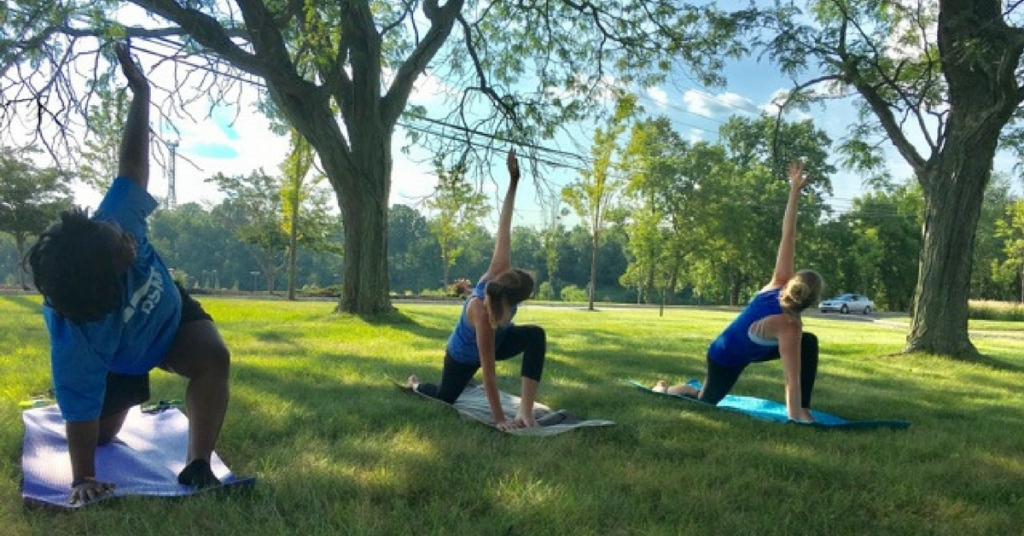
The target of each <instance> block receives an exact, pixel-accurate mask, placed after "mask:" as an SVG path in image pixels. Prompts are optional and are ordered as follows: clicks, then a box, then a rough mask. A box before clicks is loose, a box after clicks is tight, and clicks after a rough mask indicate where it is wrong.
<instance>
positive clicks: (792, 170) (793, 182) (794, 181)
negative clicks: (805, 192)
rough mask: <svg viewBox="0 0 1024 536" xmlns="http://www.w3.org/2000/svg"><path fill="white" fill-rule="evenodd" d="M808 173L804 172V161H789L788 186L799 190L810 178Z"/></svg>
mask: <svg viewBox="0 0 1024 536" xmlns="http://www.w3.org/2000/svg"><path fill="white" fill-rule="evenodd" d="M810 178H811V177H810V174H809V173H804V163H803V162H800V161H798V160H794V161H792V162H790V163H789V184H790V188H792V189H794V190H799V189H801V188H803V187H804V185H805V184H807V181H808V180H809V179H810Z"/></svg>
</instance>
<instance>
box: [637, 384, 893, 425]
mask: <svg viewBox="0 0 1024 536" xmlns="http://www.w3.org/2000/svg"><path fill="white" fill-rule="evenodd" d="M629 383H630V384H632V385H633V386H634V387H636V388H638V389H641V390H643V391H647V392H648V393H654V394H656V395H662V396H667V397H671V398H677V399H682V400H686V401H687V402H693V403H695V404H700V405H703V406H708V407H714V408H718V409H724V410H726V411H734V412H737V413H743V414H745V415H749V416H751V417H753V418H755V419H761V420H762V421H773V422H782V423H785V422H794V423H796V421H790V420H789V414H788V412H787V411H786V405H785V404H780V403H779V402H775V401H773V400H765V399H763V398H755V397H752V396H739V395H725V398H723V399H722V400H721V401H720V402H719V403H718V404H717V405H715V404H708V403H707V402H702V401H700V400H697V399H696V398H690V397H688V396H682V395H671V394H668V393H658V392H655V391H652V390H651V388H650V387H646V386H644V385H642V384H640V383H639V382H635V381H633V380H629ZM686 384H687V385H689V386H690V387H693V388H694V389H697V390H700V387H701V384H700V382H699V381H697V380H690V381H688V382H686ZM811 416H812V417H814V422H813V423H797V424H801V425H803V426H813V427H819V428H907V427H908V426H910V422H909V421H848V420H846V419H844V418H842V417H837V416H835V415H830V414H828V413H824V412H821V411H817V410H813V409H812V410H811Z"/></svg>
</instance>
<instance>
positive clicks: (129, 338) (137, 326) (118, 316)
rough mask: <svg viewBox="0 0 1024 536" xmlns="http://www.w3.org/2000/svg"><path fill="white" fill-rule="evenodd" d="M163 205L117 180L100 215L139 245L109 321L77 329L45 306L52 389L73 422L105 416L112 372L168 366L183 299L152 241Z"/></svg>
mask: <svg viewBox="0 0 1024 536" xmlns="http://www.w3.org/2000/svg"><path fill="white" fill-rule="evenodd" d="M156 207H157V202H156V200H155V199H153V197H152V196H150V195H149V194H148V193H147V192H146V190H145V189H143V188H141V187H140V186H139V185H138V184H137V183H136V182H135V181H133V180H131V179H128V178H125V177H118V178H117V179H116V180H114V184H113V185H112V186H111V187H110V190H109V191H108V192H107V195H106V196H105V197H104V198H103V202H102V203H100V207H99V209H98V210H97V211H96V213H95V215H93V219H94V220H98V221H106V222H112V223H115V224H117V225H119V226H120V227H121V229H122V230H124V231H126V232H128V233H130V234H131V235H132V237H134V238H135V262H134V263H133V264H132V266H131V268H129V269H128V272H127V273H126V274H125V275H124V276H122V282H123V293H122V298H121V299H122V304H121V306H120V307H118V308H117V309H115V310H113V311H111V312H110V313H108V314H107V315H106V316H105V317H103V318H101V319H99V320H97V321H95V322H87V323H81V324H76V323H74V322H72V321H70V320H68V319H67V318H64V317H63V316H61V315H59V314H57V312H56V311H54V310H53V309H52V308H50V307H48V306H44V307H43V317H44V318H45V319H46V327H47V328H48V329H49V331H50V361H51V367H52V369H53V387H54V392H55V394H56V396H57V404H58V405H59V406H60V410H61V415H63V417H64V419H65V420H68V421H89V420H93V419H96V418H98V417H99V415H100V411H101V410H102V407H103V395H104V392H105V390H106V379H107V373H108V372H116V373H118V374H145V373H146V372H149V371H150V370H152V369H153V368H154V367H156V366H157V365H159V364H160V362H161V361H163V359H164V356H165V355H166V354H167V351H168V350H169V349H170V348H171V343H173V342H174V338H175V336H176V335H177V333H178V324H179V322H180V320H181V298H180V297H179V296H178V291H177V289H176V288H175V286H174V281H173V280H172V279H171V274H170V272H169V271H168V270H167V267H166V266H164V263H163V261H162V260H160V256H159V255H157V253H156V251H154V250H153V248H152V246H151V245H150V244H149V241H148V240H147V239H146V217H147V216H149V215H150V214H151V213H152V212H153V210H154V209H156Z"/></svg>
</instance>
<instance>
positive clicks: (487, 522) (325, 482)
mask: <svg viewBox="0 0 1024 536" xmlns="http://www.w3.org/2000/svg"><path fill="white" fill-rule="evenodd" d="M203 305H204V307H205V308H206V309H207V310H208V311H210V312H211V314H213V316H214V317H215V318H216V320H217V324H218V326H219V328H220V330H221V332H222V334H223V336H224V339H225V341H227V343H228V345H229V347H230V348H231V351H232V362H233V369H232V401H231V407H230V409H229V413H228V416H227V421H226V423H225V427H224V432H223V435H222V437H221V441H220V443H219V446H218V452H220V454H221V455H222V456H223V457H224V458H225V460H226V461H227V462H228V463H229V465H230V466H231V467H232V468H233V469H234V470H235V471H236V472H237V473H239V474H243V475H250V474H255V475H257V476H258V477H259V479H260V480H259V483H258V484H257V485H256V487H255V488H254V489H253V490H252V491H251V492H250V493H247V494H243V495H237V496H234V495H232V496H225V497H214V496H209V497H207V496H199V497H194V498H190V499H188V500H184V501H162V500H152V499H132V500H126V501H122V502H118V503H114V504H111V505H110V506H108V507H103V508H96V509H89V510H87V511H82V512H77V513H75V514H73V515H60V516H53V515H49V514H46V513H42V512H35V511H25V510H23V509H22V508H21V506H20V497H19V491H18V482H19V479H20V470H19V468H18V458H19V452H20V445H21V437H22V429H21V424H20V413H19V411H20V410H19V408H18V407H17V402H18V401H20V400H23V399H24V398H26V397H27V396H29V395H30V394H34V393H38V392H42V391H45V390H46V388H47V387H48V386H49V381H50V380H49V356H48V339H47V335H46V330H45V327H44V326H43V323H42V318H41V316H40V315H39V309H38V307H39V301H38V299H34V298H24V297H17V299H14V298H12V297H0V378H2V379H0V401H2V402H3V404H2V405H0V445H3V448H4V452H5V454H4V455H3V456H4V460H5V463H4V464H3V466H2V470H0V479H2V481H3V482H5V483H6V485H3V486H0V522H3V523H4V525H3V526H4V534H43V533H45V534H50V533H63V532H69V533H70V532H87V533H95V534H157V533H160V534H199V533H203V534H298V533H303V534H306V533H308V534H398V533H430V534H435V533H454V534H647V533H652V534H678V533H680V532H691V531H695V532H697V533H706V534H730V533H740V534H794V533H796V534H826V533H827V534H865V533H874V534H925V533H927V534H1013V533H1015V531H1018V530H1019V529H1018V525H1019V520H1020V512H1021V511H1024V503H1022V501H1024V499H1022V494H1021V493H1020V489H1021V483H1022V479H1024V466H1022V464H1021V462H1020V461H1019V460H1021V457H1020V440H1019V435H1020V430H1021V429H1024V426H1022V425H1024V412H1022V411H1021V409H1020V408H1021V394H1020V386H1021V385H1024V351H1022V350H1024V342H1022V341H1018V340H1016V339H1015V338H1013V337H1012V335H1013V334H1014V333H1013V330H1012V326H1011V327H1010V328H1006V327H1005V325H1004V324H1002V323H997V322H994V321H972V329H976V328H978V327H979V325H978V324H977V323H978V322H983V324H981V325H980V326H981V327H982V328H984V329H986V330H988V331H989V332H991V333H992V334H993V335H995V336H991V337H978V338H976V339H975V343H976V344H977V345H978V347H979V349H981V351H982V352H983V353H985V354H986V355H987V356H988V357H989V361H985V362H960V361H954V360H949V359H945V358H940V357H935V356H928V355H912V356H908V355H903V354H899V353H898V352H899V351H900V350H901V348H902V346H903V345H904V344H905V337H906V332H905V330H904V329H898V327H897V328H894V327H893V323H894V322H898V321H899V319H898V318H897V319H895V320H893V319H884V322H879V323H877V324H876V323H872V322H869V321H866V319H860V318H858V319H855V320H851V319H847V318H840V317H809V318H807V319H805V326H806V327H807V329H808V330H809V331H812V332H814V333H816V334H817V335H818V337H819V339H820V340H821V370H820V374H819V379H818V383H817V387H816V391H815V404H814V406H815V407H816V408H819V409H822V410H825V411H829V412H833V413H837V414H840V415H842V416H844V417H848V418H858V419H876V418H892V419H906V420H910V421H913V423H914V424H913V425H912V426H911V428H910V429H908V430H904V431H897V432H894V431H890V430H877V431H870V432H866V431H865V432H849V433H843V432H829V431H822V430H815V429H807V428H801V427H796V426H792V425H779V424H771V423H764V422H760V421H755V420H753V419H750V418H747V417H745V416H742V415H736V414H731V413H727V412H722V411H717V410H714V409H713V408H707V407H702V406H698V405H694V404H687V403H684V402H680V401H675V400H671V399H665V398H663V397H654V396H650V395H648V394H646V393H642V392H640V391H638V390H636V389H634V388H632V387H629V386H628V385H626V384H625V383H624V380H625V379H627V378H632V379H636V380H638V381H642V382H653V381H654V380H656V379H658V378H666V379H671V380H680V381H681V380H685V379H688V378H690V377H698V378H702V377H703V374H704V359H705V352H706V350H707V345H708V343H709V342H710V341H711V340H712V338H713V337H714V336H715V335H716V334H717V333H718V332H719V331H720V330H721V329H722V328H723V327H724V326H725V325H727V324H728V323H729V321H731V319H732V318H733V316H734V315H735V312H734V311H727V310H702V309H697V308H673V309H668V310H667V311H666V312H665V316H663V317H661V316H658V311H657V309H628V308H611V307H609V308H604V309H602V310H600V311H598V312H596V313H593V312H587V311H583V310H581V309H557V308H550V307H537V306H527V307H523V308H522V309H521V310H520V313H519V315H518V316H517V318H516V321H517V322H519V323H522V324H528V323H537V324H540V325H542V326H544V327H545V329H546V330H547V332H548V341H549V345H548V350H549V355H548V361H547V364H546V367H545V371H544V381H543V382H542V385H541V390H540V398H541V400H542V401H544V402H547V403H549V404H550V405H554V406H557V407H564V408H567V409H570V410H572V411H575V412H577V413H579V414H581V415H583V416H586V417H596V418H607V419H612V420H615V421H617V422H618V423H619V424H618V426H616V427H613V428H608V429H591V430H582V431H578V432H573V433H570V434H565V435H561V436H556V437H552V438H543V439H541V438H524V437H511V436H506V435H502V434H500V433H497V432H495V431H493V430H489V429H487V428H486V427H484V426H481V425H479V424H477V423H474V422H467V421H464V420H462V419H460V418H459V417H458V416H457V415H456V414H455V413H454V412H451V411H449V410H447V409H446V408H444V407H441V406H439V405H437V404H430V403H427V402H425V401H423V400H421V399H419V398H418V397H415V396H412V395H409V394H408V393H403V392H401V391H399V390H398V389H396V388H395V387H394V386H392V385H391V383H390V380H399V381H402V380H404V379H405V377H407V376H408V375H409V374H413V373H415V374H418V375H419V376H420V377H421V378H423V379H424V380H428V381H436V380H437V379H438V377H439V375H440V371H441V362H442V357H443V354H444V346H445V340H446V338H447V336H448V334H449V333H450V330H451V328H452V327H453V326H454V323H455V320H456V318H457V316H458V314H459V310H460V309H459V306H458V305H457V304H439V305H414V304H405V303H402V304H399V309H400V310H399V312H398V313H397V314H395V315H392V316H389V317H388V318H387V319H386V321H370V320H367V319H364V318H359V317H356V316H351V315H338V314H335V313H334V312H333V310H334V304H333V303H330V302H299V303H290V302H284V301H247V300H239V299H223V298H205V299H203ZM986 322H987V323H988V324H984V323H986ZM1004 328H1005V329H1004ZM519 366H520V362H519V360H518V359H513V360H511V361H508V362H502V363H500V364H499V365H498V371H499V374H500V375H501V381H500V385H501V386H502V388H503V389H506V390H510V391H513V392H517V391H518V383H519V382H518V378H517V376H518V373H519ZM735 390H736V392H737V393H740V394H750V395H755V396H761V397H767V398H773V399H776V400H781V399H782V398H783V392H784V391H783V381H782V372H781V365H780V364H779V363H777V362H776V363H768V364H761V365H755V366H752V367H750V368H749V369H748V370H747V371H746V372H745V373H744V375H743V377H742V378H741V379H740V381H739V383H738V384H737V386H736V388H735ZM153 391H154V392H153V396H154V398H182V396H183V392H184V381H183V380H181V379H180V378H177V377H175V376H172V375H169V374H165V373H162V372H154V373H153Z"/></svg>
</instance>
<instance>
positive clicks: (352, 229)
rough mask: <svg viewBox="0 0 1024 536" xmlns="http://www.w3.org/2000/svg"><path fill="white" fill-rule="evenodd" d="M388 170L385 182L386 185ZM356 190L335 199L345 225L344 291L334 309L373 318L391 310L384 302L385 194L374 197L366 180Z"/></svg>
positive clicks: (385, 275) (386, 276)
mask: <svg viewBox="0 0 1024 536" xmlns="http://www.w3.org/2000/svg"><path fill="white" fill-rule="evenodd" d="M389 164H390V162H389ZM388 167H389V170H388V173H387V175H385V180H386V181H387V182H390V181H389V179H387V177H390V165H389V166H388ZM357 190H358V192H348V193H349V195H348V196H346V197H344V198H341V196H340V195H339V196H338V197H339V203H340V204H341V205H342V207H343V208H342V220H343V222H344V226H345V268H344V292H343V293H342V295H341V301H340V302H339V304H338V309H337V310H338V312H348V313H355V314H360V315H376V314H380V313H386V312H389V311H393V310H394V308H393V307H392V306H391V302H390V300H389V299H388V265H387V261H388V254H387V252H388V207H387V195H386V193H385V194H384V195H383V196H379V193H380V192H379V190H377V194H374V193H373V190H375V189H374V188H373V185H372V184H370V183H369V180H367V182H365V183H363V186H361V187H359V188H357ZM367 190H370V191H369V192H368V191H367ZM352 194H356V195H352Z"/></svg>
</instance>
